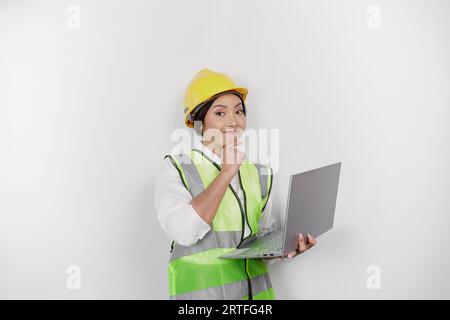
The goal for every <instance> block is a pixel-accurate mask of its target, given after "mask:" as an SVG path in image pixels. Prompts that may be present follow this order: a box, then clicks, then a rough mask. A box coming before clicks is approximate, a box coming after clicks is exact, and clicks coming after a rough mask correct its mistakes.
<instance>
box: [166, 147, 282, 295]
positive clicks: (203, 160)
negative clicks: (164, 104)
mask: <svg viewBox="0 0 450 320" xmlns="http://www.w3.org/2000/svg"><path fill="white" fill-rule="evenodd" d="M166 157H170V160H171V161H172V164H173V165H174V166H175V168H176V169H177V170H178V172H179V174H180V178H181V180H182V182H183V184H184V186H185V187H186V188H187V190H189V192H190V193H191V195H192V197H195V196H197V195H198V194H200V193H201V192H202V191H203V190H204V189H205V188H206V187H207V186H208V185H209V184H210V183H211V182H212V181H213V180H214V179H215V178H216V176H217V175H218V174H219V172H220V166H219V165H218V164H216V163H214V162H213V161H212V160H211V159H209V158H208V157H207V156H206V155H205V154H203V153H202V152H201V151H199V150H195V149H194V150H192V151H191V153H190V154H180V155H173V156H170V155H168V156H166ZM238 177H239V183H240V185H241V188H242V190H243V194H244V204H242V203H241V201H240V200H239V198H238V196H237V194H236V191H235V190H234V189H233V188H232V186H231V185H230V186H229V188H228V189H227V191H226V192H225V194H224V197H223V199H222V201H221V203H220V205H219V208H218V209H217V212H216V215H215V217H214V219H213V223H212V228H211V230H210V231H209V232H208V233H207V234H206V235H205V236H204V237H203V238H202V239H200V240H198V241H197V243H196V244H194V245H192V246H181V245H178V244H176V245H175V246H174V247H173V251H172V254H171V257H170V262H169V268H168V269H169V270H168V271H169V291H170V296H171V299H203V298H204V299H206V298H211V299H221V298H222V297H223V298H225V299H246V298H249V299H252V298H255V299H256V298H261V299H271V298H274V292H273V289H272V285H271V282H270V278H269V275H268V273H267V267H266V265H265V263H264V262H263V261H262V260H260V259H244V260H242V259H241V260H234V259H220V258H219V257H220V256H221V255H223V254H225V253H228V252H230V251H232V250H234V248H236V247H238V245H239V244H240V243H241V242H242V241H243V235H244V232H243V230H244V224H245V223H247V224H248V227H249V228H250V230H251V234H254V233H256V232H257V231H258V229H259V223H258V222H259V218H260V216H261V212H262V210H263V209H264V207H265V204H266V203H267V200H268V198H269V196H270V190H271V186H272V171H271V169H270V168H269V167H265V166H261V165H255V164H253V163H251V162H249V161H244V163H242V164H241V166H240V168H239V172H238Z"/></svg>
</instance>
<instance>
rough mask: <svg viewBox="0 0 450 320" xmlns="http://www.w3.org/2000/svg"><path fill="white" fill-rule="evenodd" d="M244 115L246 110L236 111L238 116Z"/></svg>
mask: <svg viewBox="0 0 450 320" xmlns="http://www.w3.org/2000/svg"><path fill="white" fill-rule="evenodd" d="M243 113H244V110H238V111H236V114H243Z"/></svg>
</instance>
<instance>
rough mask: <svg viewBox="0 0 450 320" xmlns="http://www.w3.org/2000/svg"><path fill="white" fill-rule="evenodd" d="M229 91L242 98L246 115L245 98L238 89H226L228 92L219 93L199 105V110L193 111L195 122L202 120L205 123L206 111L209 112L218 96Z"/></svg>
mask: <svg viewBox="0 0 450 320" xmlns="http://www.w3.org/2000/svg"><path fill="white" fill-rule="evenodd" d="M227 93H232V94H234V95H236V96H238V97H239V99H241V103H242V108H243V111H244V115H246V112H245V104H244V100H242V96H241V95H240V94H239V93H238V92H236V91H226V92H221V93H219V95H217V96H215V97H213V98H212V99H211V100H209V101H207V102H205V103H204V104H203V105H199V106H197V107H196V109H197V108H198V110H194V112H193V121H194V122H195V121H201V122H202V124H203V122H204V121H205V117H206V113H207V112H208V110H209V108H211V106H212V104H213V103H214V101H216V99H217V98H218V97H220V96H221V95H223V94H227Z"/></svg>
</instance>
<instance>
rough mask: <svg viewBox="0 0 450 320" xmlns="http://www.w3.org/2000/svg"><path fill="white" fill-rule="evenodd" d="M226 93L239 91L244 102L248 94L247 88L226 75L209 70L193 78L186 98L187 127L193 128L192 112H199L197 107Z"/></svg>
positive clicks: (206, 69) (185, 120)
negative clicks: (239, 85)
mask: <svg viewBox="0 0 450 320" xmlns="http://www.w3.org/2000/svg"><path fill="white" fill-rule="evenodd" d="M225 91H237V92H238V93H240V94H241V96H242V100H243V101H245V98H246V97H247V94H248V90H247V88H243V87H238V86H237V85H236V84H235V83H234V81H233V80H232V79H231V78H230V77H229V76H227V75H226V74H223V73H220V72H215V71H212V70H210V69H208V68H205V69H202V70H200V71H199V72H198V73H197V74H196V75H195V76H194V78H192V80H191V83H190V84H189V86H188V88H187V89H186V94H185V96H184V107H185V108H184V115H185V117H184V122H185V123H186V125H187V126H188V127H190V128H193V127H194V122H193V117H192V112H193V111H194V110H195V111H197V110H198V109H197V107H200V105H202V104H203V103H205V102H207V101H209V100H211V98H214V97H215V96H216V95H218V94H219V93H223V92H225Z"/></svg>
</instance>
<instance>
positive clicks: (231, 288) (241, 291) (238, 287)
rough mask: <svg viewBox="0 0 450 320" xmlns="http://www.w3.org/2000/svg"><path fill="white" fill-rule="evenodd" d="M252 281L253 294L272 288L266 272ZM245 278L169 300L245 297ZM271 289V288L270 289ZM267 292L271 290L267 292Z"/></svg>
mask: <svg viewBox="0 0 450 320" xmlns="http://www.w3.org/2000/svg"><path fill="white" fill-rule="evenodd" d="M251 281H252V292H253V295H254V296H255V295H257V294H261V293H263V292H264V291H269V289H271V288H272V282H271V281H270V277H269V275H268V274H267V273H265V274H263V275H261V276H258V277H256V278H254V279H252V280H251ZM247 290H248V287H247V280H242V281H237V282H233V283H230V284H225V285H222V286H217V287H211V288H207V289H203V290H197V291H191V292H188V293H184V294H180V295H176V296H171V297H170V299H171V300H236V299H242V298H243V297H246V296H247V294H248V291H247ZM270 291H272V290H270ZM268 293H269V294H270V293H272V292H268ZM272 294H273V293H272Z"/></svg>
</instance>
